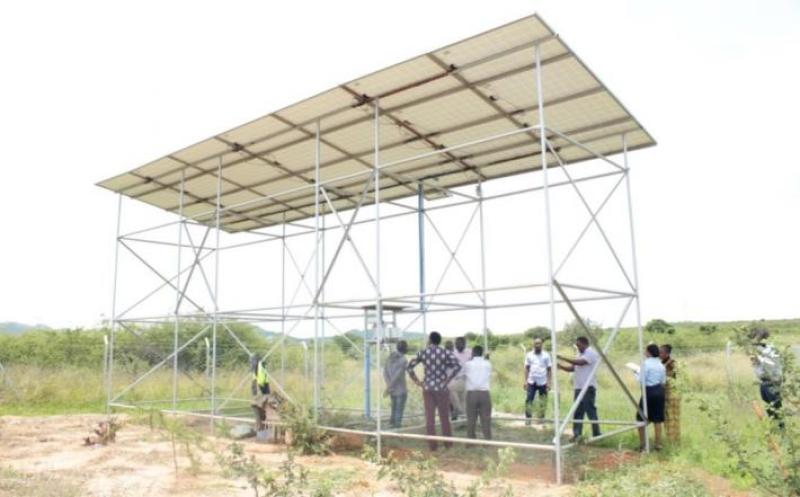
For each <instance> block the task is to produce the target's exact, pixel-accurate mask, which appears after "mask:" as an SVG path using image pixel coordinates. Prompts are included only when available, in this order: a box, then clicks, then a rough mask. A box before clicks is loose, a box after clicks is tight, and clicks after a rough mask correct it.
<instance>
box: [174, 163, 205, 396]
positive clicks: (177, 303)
mask: <svg viewBox="0 0 800 497" xmlns="http://www.w3.org/2000/svg"><path fill="white" fill-rule="evenodd" d="M184 183H185V171H184V170H181V187H180V191H179V192H178V277H177V280H176V282H175V287H176V288H177V289H178V290H177V291H176V294H175V330H174V333H173V337H172V353H173V356H172V410H173V411H175V410H177V408H178V337H179V335H180V329H181V320H180V309H181V297H182V292H181V291H180V288H181V252H183V248H182V247H181V245H183V193H184V186H185V185H184ZM198 252H199V251H198ZM195 264H197V258H196V257H195ZM187 285H188V281H187ZM187 289H188V286H187ZM187 289H184V292H186V290H187Z"/></svg>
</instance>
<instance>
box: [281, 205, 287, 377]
mask: <svg viewBox="0 0 800 497" xmlns="http://www.w3.org/2000/svg"><path fill="white" fill-rule="evenodd" d="M281 385H286V213H285V212H284V213H283V223H282V224H281Z"/></svg>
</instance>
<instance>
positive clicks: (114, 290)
mask: <svg viewBox="0 0 800 497" xmlns="http://www.w3.org/2000/svg"><path fill="white" fill-rule="evenodd" d="M121 221H122V194H121V193H120V194H117V235H116V237H114V283H113V286H112V290H111V338H110V339H109V344H108V368H107V369H106V372H107V374H108V378H107V380H106V381H107V384H106V412H107V413H110V412H111V399H112V397H113V391H114V338H115V335H116V334H117V278H118V275H119V234H120V224H121Z"/></svg>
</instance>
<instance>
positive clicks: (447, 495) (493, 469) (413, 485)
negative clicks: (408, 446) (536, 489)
mask: <svg viewBox="0 0 800 497" xmlns="http://www.w3.org/2000/svg"><path fill="white" fill-rule="evenodd" d="M362 457H363V458H364V459H365V460H367V461H370V462H372V463H374V464H376V465H377V466H378V468H379V470H378V478H379V479H384V478H389V479H390V480H392V482H393V483H394V484H395V486H396V487H397V488H398V489H399V490H400V491H401V492H403V494H404V495H406V496H407V497H478V496H479V495H481V494H482V491H484V490H490V489H492V490H500V492H501V495H502V496H503V497H513V495H514V492H513V490H512V488H511V486H510V485H509V484H507V483H505V482H503V481H502V478H503V477H504V476H505V474H506V473H507V472H508V467H509V466H510V465H511V463H513V462H514V459H515V458H516V452H515V451H514V449H510V448H505V449H500V450H499V451H497V457H498V459H497V461H495V460H494V459H492V458H486V461H485V463H486V469H485V470H484V471H483V473H481V475H480V477H479V478H477V479H475V480H473V481H472V483H470V484H469V485H468V486H467V488H466V489H464V490H463V491H461V490H458V489H457V488H456V486H455V485H454V484H453V482H451V481H447V480H446V479H445V478H444V476H442V474H441V473H440V472H439V471H438V467H437V466H438V465H437V461H436V460H435V459H433V458H430V457H427V456H426V455H424V454H422V453H421V452H413V453H411V454H410V456H408V457H399V456H398V455H397V454H396V453H394V452H389V455H388V456H386V457H381V458H379V457H378V455H377V452H376V451H375V449H374V448H373V447H372V446H370V445H367V446H365V447H364V453H363V454H362Z"/></svg>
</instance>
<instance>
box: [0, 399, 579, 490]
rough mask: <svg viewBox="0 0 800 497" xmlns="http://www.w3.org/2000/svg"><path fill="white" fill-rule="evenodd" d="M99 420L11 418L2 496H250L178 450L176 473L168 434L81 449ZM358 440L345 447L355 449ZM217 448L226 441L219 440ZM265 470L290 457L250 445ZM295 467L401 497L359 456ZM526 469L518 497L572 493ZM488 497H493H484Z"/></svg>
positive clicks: (125, 430) (0, 476)
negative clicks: (534, 477)
mask: <svg viewBox="0 0 800 497" xmlns="http://www.w3.org/2000/svg"><path fill="white" fill-rule="evenodd" d="M102 419H104V417H103V416H100V415H70V416H47V417H15V416H6V417H4V418H3V419H2V423H0V497H6V496H9V497H10V496H12V495H13V496H15V497H16V496H28V495H30V496H33V495H37V496H40V495H42V496H49V495H53V496H56V495H58V496H65V497H69V496H72V495H75V496H78V495H80V496H87V497H101V496H102V497H127V496H147V497H162V496H164V497H165V496H175V495H177V496H196V497H212V496H214V497H215V496H220V497H222V496H226V497H227V496H230V497H237V496H249V495H251V492H250V490H249V489H248V488H247V486H246V483H245V482H244V481H237V480H230V479H227V478H225V477H224V476H223V475H222V474H221V471H220V469H219V468H218V466H217V465H216V464H215V462H214V460H213V456H212V455H211V454H208V453H202V454H196V455H197V456H198V458H199V460H200V467H199V468H198V469H197V470H195V471H192V470H191V463H190V460H189V458H188V457H187V456H186V454H185V453H184V452H183V451H181V450H179V455H178V458H177V459H178V467H179V470H178V472H177V474H176V472H175V467H174V460H173V449H172V444H171V442H170V440H169V439H168V438H167V437H166V436H165V434H164V433H162V432H159V431H154V430H151V429H150V428H149V427H148V426H143V425H139V424H132V423H125V424H124V426H123V427H122V429H121V430H120V431H119V432H118V433H117V437H116V442H115V443H113V444H109V445H107V446H91V447H87V446H84V445H83V439H84V438H85V437H86V436H87V435H88V434H89V433H90V431H91V429H92V427H95V426H96V425H97V423H98V422H99V421H101V420H102ZM353 442H355V440H347V443H344V444H343V445H345V446H346V447H347V448H348V449H352V448H353V447H352V445H353ZM215 443H216V444H218V446H219V447H220V448H222V447H225V446H226V445H227V444H228V443H229V441H228V440H222V439H219V440H216V441H215ZM245 447H246V451H247V453H248V454H253V455H254V456H255V457H256V458H257V459H258V461H259V462H260V463H261V464H263V465H264V466H266V467H277V466H278V465H279V464H280V463H281V462H282V461H283V460H284V459H285V457H286V453H285V448H284V447H283V446H279V445H269V444H256V443H253V442H245ZM297 462H298V463H300V464H302V465H304V466H306V467H307V468H308V469H309V470H311V472H312V477H313V476H314V475H327V476H330V477H333V478H334V479H337V475H340V476H341V480H342V482H343V483H342V484H341V488H340V489H339V490H338V491H336V492H335V494H336V495H340V496H344V497H373V496H374V497H401V494H400V493H398V492H397V491H396V490H395V489H394V488H393V486H392V483H391V482H389V481H380V480H378V478H377V471H376V469H375V468H374V467H373V466H372V465H370V464H368V463H366V462H364V461H362V460H360V459H359V458H358V457H356V456H354V455H338V454H334V455H331V456H326V457H319V456H303V457H298V459H297ZM527 468H528V471H524V469H523V468H521V467H516V466H515V467H514V468H512V471H511V474H510V476H509V478H508V481H509V482H510V483H511V484H512V485H513V487H514V489H515V493H516V495H533V494H535V495H537V496H541V497H563V496H566V495H568V493H569V490H570V488H569V487H568V486H561V487H558V486H556V485H553V484H552V483H550V482H546V481H538V480H535V479H532V478H531V477H530V475H531V473H530V466H527ZM442 470H443V474H444V475H445V477H446V478H448V479H450V480H452V481H453V482H454V483H455V484H456V485H457V486H462V485H463V486H466V485H467V484H469V482H470V481H472V479H473V478H475V475H476V474H477V473H476V472H475V471H474V468H472V467H471V466H470V465H469V464H468V463H467V462H465V463H464V464H463V465H459V464H458V462H457V461H453V460H447V461H446V464H443V466H442ZM487 497H490V496H489V495H488V494H487Z"/></svg>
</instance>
